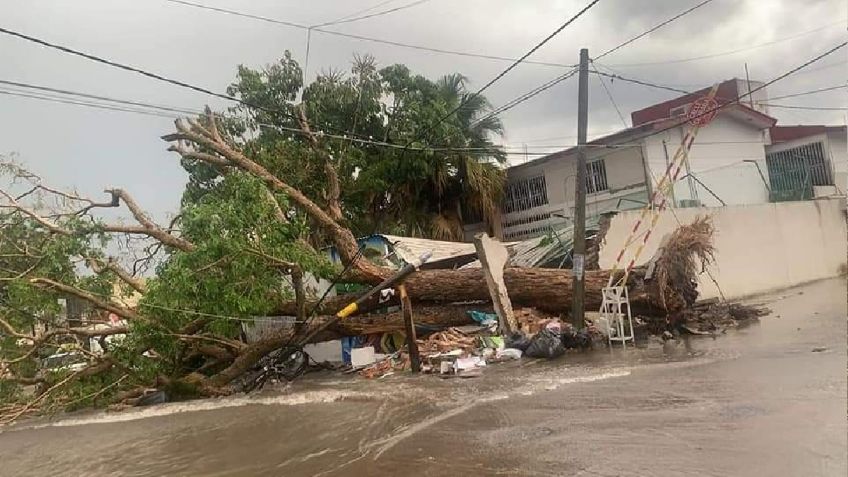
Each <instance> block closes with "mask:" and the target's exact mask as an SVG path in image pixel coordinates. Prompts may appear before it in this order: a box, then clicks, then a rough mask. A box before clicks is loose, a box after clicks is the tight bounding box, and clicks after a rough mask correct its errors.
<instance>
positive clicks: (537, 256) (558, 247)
mask: <svg viewBox="0 0 848 477" xmlns="http://www.w3.org/2000/svg"><path fill="white" fill-rule="evenodd" d="M599 220H600V216H593V217H587V218H586V238H587V239H591V238H593V237H594V236H595V234H597V232H598V222H599ZM506 246H507V248H508V249H509V252H510V253H509V254H510V257H509V261H508V262H507V266H509V267H527V268H569V267H571V254H572V252H573V250H574V226H573V225H562V226H559V227H553V228H552V229H551V231H550V233H548V234H545V235H542V236H539V237H535V238H531V239H527V240H523V241H521V242H514V243H511V244H506ZM463 268H480V261H479V260H475V261H473V262H471V263H469V264H468V265H465V266H464V267H463Z"/></svg>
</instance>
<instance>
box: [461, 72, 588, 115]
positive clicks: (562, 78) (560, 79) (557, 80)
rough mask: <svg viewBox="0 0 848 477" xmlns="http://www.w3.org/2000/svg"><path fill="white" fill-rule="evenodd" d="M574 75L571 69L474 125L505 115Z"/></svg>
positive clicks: (493, 111) (500, 107)
mask: <svg viewBox="0 0 848 477" xmlns="http://www.w3.org/2000/svg"><path fill="white" fill-rule="evenodd" d="M576 73H577V70H576V69H573V70H571V71H569V72H568V73H565V74H562V75H559V76H557V77H556V78H554V79H552V80H550V81H548V82H547V83H544V84H542V85H539V86H537V87H536V88H533V89H532V90H530V91H528V92H526V93H524V94H522V95H521V96H518V97H517V98H513V99H512V100H510V101H508V102H507V103H504V104H502V105H500V106H498V107H497V108H495V109H493V110H492V111H491V112H490V113H489V114H487V115H486V116H484V117H482V118H480V119H478V120H476V121H474V124H478V123H481V122H483V121H486V120H488V119H490V118H493V117H495V116H498V115H500V114H502V113H505V112H507V111H509V110H510V109H512V108H514V107H516V106H518V105H519V104H521V103H523V102H525V101H527V100H529V99H531V98H533V97H534V96H536V95H538V94H539V93H541V92H543V91H545V90H548V89H550V88H552V87H554V86H556V85H558V84H559V83H561V82H563V81H565V80H567V79H568V78H571V77H572V76H574V75H575V74H576Z"/></svg>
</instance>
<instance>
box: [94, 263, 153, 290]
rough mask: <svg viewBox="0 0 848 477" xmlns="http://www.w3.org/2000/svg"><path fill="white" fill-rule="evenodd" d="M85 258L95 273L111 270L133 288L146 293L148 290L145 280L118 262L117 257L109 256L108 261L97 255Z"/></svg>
mask: <svg viewBox="0 0 848 477" xmlns="http://www.w3.org/2000/svg"><path fill="white" fill-rule="evenodd" d="M85 258H86V263H87V264H88V266H89V267H91V269H92V270H94V273H97V274H98V275H99V274H102V273H106V272H107V271H111V272H112V273H114V274H115V276H117V277H118V278H120V279H121V281H123V282H124V283H126V284H127V285H129V286H130V287H132V288H133V290H135V291H137V292H139V293H144V292H145V291H147V288H146V287H145V285H144V282H142V281H141V280H140V279H138V278H136V277H134V276H132V274H131V273H130V272H129V271H128V270H126V269H125V268H124V267H122V266H120V265H119V264H118V262H117V261H115V259H113V258H112V257H109V258H108V259H107V260H106V262H103V261H102V260H100V259H98V258H95V257H85Z"/></svg>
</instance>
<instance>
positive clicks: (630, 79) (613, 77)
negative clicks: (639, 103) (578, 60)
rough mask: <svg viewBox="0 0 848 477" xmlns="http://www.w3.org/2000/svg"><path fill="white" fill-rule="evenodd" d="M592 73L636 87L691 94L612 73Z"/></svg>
mask: <svg viewBox="0 0 848 477" xmlns="http://www.w3.org/2000/svg"><path fill="white" fill-rule="evenodd" d="M599 66H602V65H599ZM593 72H594V73H595V74H596V75H600V76H606V77H607V78H611V79H617V80H620V81H626V82H628V83H634V84H638V85H642V86H648V87H650V88H657V89H664V90H666V91H673V92H675V93H682V94H691V93H690V92H689V91H686V90H683V89H678V88H673V87H671V86H665V85H661V84H656V83H650V82H648V81H642V80H638V79H635V78H627V77H624V76H621V75H617V74H612V73H604V72H602V71H598V70H593Z"/></svg>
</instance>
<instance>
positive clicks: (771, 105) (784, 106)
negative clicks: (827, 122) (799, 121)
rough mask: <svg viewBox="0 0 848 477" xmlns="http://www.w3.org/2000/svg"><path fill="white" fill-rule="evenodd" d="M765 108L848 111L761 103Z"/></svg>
mask: <svg viewBox="0 0 848 477" xmlns="http://www.w3.org/2000/svg"><path fill="white" fill-rule="evenodd" d="M760 104H762V105H763V106H768V107H770V108H783V109H807V110H810V111H848V107H843V108H829V107H822V106H795V105H791V104H772V103H760Z"/></svg>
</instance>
